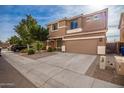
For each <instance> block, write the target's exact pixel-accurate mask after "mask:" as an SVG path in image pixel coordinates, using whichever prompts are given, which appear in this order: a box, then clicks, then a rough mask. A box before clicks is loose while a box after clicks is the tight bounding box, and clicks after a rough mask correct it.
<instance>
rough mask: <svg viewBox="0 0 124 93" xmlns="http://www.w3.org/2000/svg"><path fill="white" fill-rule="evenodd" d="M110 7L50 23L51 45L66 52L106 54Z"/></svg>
mask: <svg viewBox="0 0 124 93" xmlns="http://www.w3.org/2000/svg"><path fill="white" fill-rule="evenodd" d="M107 21H108V9H104V10H101V11H97V12H94V13H91V14H86V15H83V14H81V15H79V16H74V17H71V18H63V19H61V20H57V21H55V22H52V23H49V24H48V25H47V26H48V29H49V46H51V47H53V48H59V49H61V48H62V51H65V52H74V53H86V54H99V52H102V53H103V54H105V46H106V32H107V29H108V28H107Z"/></svg>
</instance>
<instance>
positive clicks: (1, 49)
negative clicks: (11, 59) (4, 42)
mask: <svg viewBox="0 0 124 93" xmlns="http://www.w3.org/2000/svg"><path fill="white" fill-rule="evenodd" d="M1 50H2V48H1V47H0V56H1Z"/></svg>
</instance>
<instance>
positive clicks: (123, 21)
mask: <svg viewBox="0 0 124 93" xmlns="http://www.w3.org/2000/svg"><path fill="white" fill-rule="evenodd" d="M118 28H119V29H120V41H119V42H117V53H120V50H121V47H122V46H124V13H121V17H120V22H119V27H118Z"/></svg>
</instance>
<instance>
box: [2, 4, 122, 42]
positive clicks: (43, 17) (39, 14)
mask: <svg viewBox="0 0 124 93" xmlns="http://www.w3.org/2000/svg"><path fill="white" fill-rule="evenodd" d="M104 8H109V16H108V19H109V20H108V27H109V29H108V32H107V37H108V41H117V40H119V30H118V25H119V19H120V14H121V13H122V12H124V6H104V5H96V6H95V5H88V6H86V5H70V6H69V5H68V6H64V5H63V6H62V5H59V6H56V5H55V6H53V5H40V6H30V5H29V6H23V5H21V6H12V5H9V6H7V5H5V6H2V5H1V6H0V40H2V41H6V40H7V39H8V38H9V37H10V36H12V35H14V34H16V33H15V32H14V30H13V28H14V26H15V25H17V24H18V22H19V21H20V20H21V19H22V18H25V15H27V14H31V15H32V16H33V17H34V18H35V19H37V21H38V23H39V24H40V25H42V26H44V25H45V24H47V23H48V22H51V21H54V20H56V19H61V18H64V17H70V16H74V15H79V14H82V13H83V14H88V13H92V12H95V11H98V10H101V9H104Z"/></svg>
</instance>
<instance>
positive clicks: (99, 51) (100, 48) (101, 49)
mask: <svg viewBox="0 0 124 93" xmlns="http://www.w3.org/2000/svg"><path fill="white" fill-rule="evenodd" d="M105 49H106V47H105V46H98V47H97V54H99V55H105V51H106V50H105Z"/></svg>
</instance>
